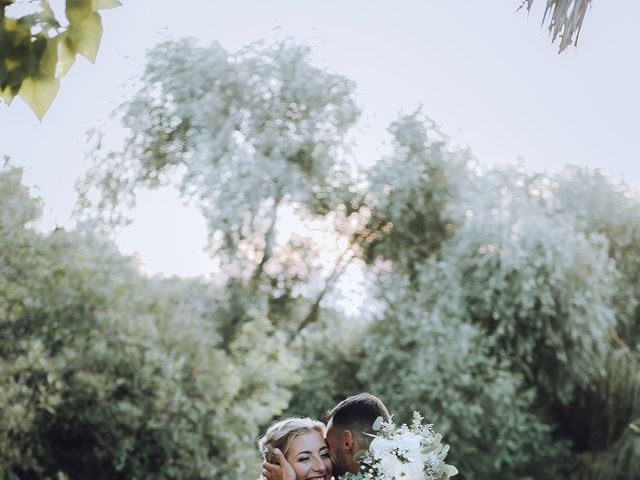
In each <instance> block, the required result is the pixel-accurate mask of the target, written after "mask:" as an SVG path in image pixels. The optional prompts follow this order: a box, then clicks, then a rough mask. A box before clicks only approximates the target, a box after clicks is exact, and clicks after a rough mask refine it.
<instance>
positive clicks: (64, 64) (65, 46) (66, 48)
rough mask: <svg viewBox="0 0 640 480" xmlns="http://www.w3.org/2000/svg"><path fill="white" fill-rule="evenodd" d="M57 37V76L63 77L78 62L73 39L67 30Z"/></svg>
mask: <svg viewBox="0 0 640 480" xmlns="http://www.w3.org/2000/svg"><path fill="white" fill-rule="evenodd" d="M56 38H57V40H58V41H57V42H56V43H57V45H56V46H57V48H56V51H57V55H58V63H57V65H56V77H57V78H62V77H64V76H65V75H66V74H67V73H68V72H69V69H70V68H71V67H72V66H73V64H74V63H75V62H76V49H75V45H74V43H73V40H72V39H71V38H70V37H69V36H68V35H67V32H65V33H63V34H60V35H59V36H58V37H56Z"/></svg>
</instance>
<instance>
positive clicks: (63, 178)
mask: <svg viewBox="0 0 640 480" xmlns="http://www.w3.org/2000/svg"><path fill="white" fill-rule="evenodd" d="M121 1H122V3H123V4H124V5H123V6H122V7H120V8H117V9H114V10H109V11H105V12H104V13H103V22H104V30H105V32H104V36H103V40H102V45H101V47H100V52H99V54H98V61H97V63H96V65H91V64H90V63H88V62H86V61H84V59H79V60H78V62H77V63H76V65H75V66H74V68H73V69H72V70H71V72H70V73H69V74H68V76H67V77H65V78H64V79H63V81H62V88H61V91H60V93H59V95H58V97H57V98H56V100H55V102H54V104H53V106H52V107H51V109H50V111H49V112H48V113H47V115H46V116H45V118H44V120H43V121H42V123H40V122H38V120H37V119H36V118H35V116H34V115H33V114H32V113H31V111H30V110H29V108H28V107H26V106H25V105H24V104H23V103H22V102H21V101H20V100H19V99H17V100H16V101H15V102H14V104H13V105H12V106H11V107H9V108H7V107H6V106H4V105H0V155H3V154H8V155H10V156H11V157H12V158H13V161H14V163H16V164H18V165H21V166H23V167H24V168H25V181H26V183H27V184H29V185H34V186H37V193H38V194H39V195H40V196H41V197H42V198H43V200H44V202H45V215H44V218H43V222H42V227H43V228H45V229H50V228H52V227H54V226H55V225H62V226H69V225H71V224H72V223H71V219H70V214H71V211H72V208H73V204H74V201H75V193H74V190H73V185H74V182H75V181H76V179H77V178H78V177H79V176H80V175H81V174H82V172H84V171H85V170H86V168H87V167H88V163H87V161H85V160H84V152H85V136H84V132H86V131H87V130H88V129H90V128H92V127H95V126H97V125H100V124H101V123H102V122H103V121H104V119H105V118H106V117H107V115H108V114H109V112H110V111H111V110H112V109H113V108H114V107H115V106H116V105H117V104H119V103H120V102H121V101H122V100H124V99H125V98H126V97H127V95H128V94H129V93H130V89H129V88H128V85H130V84H131V78H132V77H133V76H134V75H135V74H136V73H137V72H139V71H140V70H141V69H142V67H143V65H144V51H145V50H146V49H148V48H149V47H151V46H153V45H154V44H155V43H157V42H158V41H159V40H162V39H164V38H166V37H167V36H169V37H179V36H192V37H196V38H198V39H200V40H202V41H203V42H205V43H206V42H209V41H213V40H216V41H219V42H220V43H221V44H222V45H223V46H224V47H225V48H227V49H229V50H236V49H238V48H240V47H241V46H242V45H245V44H247V43H250V42H252V41H255V40H258V39H261V38H273V37H274V36H279V37H282V36H284V35H290V36H292V37H294V38H296V39H299V40H300V41H302V42H304V43H307V44H309V45H311V46H312V47H313V48H314V51H315V58H316V60H317V62H316V63H317V64H319V65H322V66H325V67H327V68H330V69H331V70H333V71H336V72H338V73H341V74H344V75H346V76H347V77H349V78H351V79H353V80H355V81H356V83H357V85H358V92H359V95H360V96H359V100H360V102H361V103H362V105H363V107H364V117H363V122H362V126H361V129H360V132H359V134H358V147H357V150H356V152H357V154H358V157H359V159H360V160H361V161H362V162H363V163H371V162H372V161H374V160H375V159H376V158H377V157H378V155H379V151H380V147H381V145H382V143H383V142H384V141H385V140H386V134H385V128H386V127H387V125H388V124H389V123H390V122H391V121H392V120H393V119H394V118H395V117H396V116H397V113H398V111H400V110H401V109H404V110H405V111H409V110H413V109H414V108H415V107H416V106H417V105H418V104H422V106H423V110H424V112H425V113H426V114H428V115H429V116H431V117H432V118H434V119H435V120H436V121H437V122H438V123H439V124H440V125H441V126H442V128H443V129H444V131H445V132H447V133H448V134H449V135H450V136H452V137H453V138H454V139H455V141H457V142H458V143H460V144H463V145H469V146H470V147H471V149H472V150H473V151H474V153H475V154H476V156H477V157H478V158H479V160H480V161H481V162H482V163H484V164H496V163H506V162H515V161H516V160H517V159H518V158H519V157H523V158H524V159H525V162H526V164H527V165H528V166H529V167H530V168H532V169H536V170H548V171H553V170H557V169H560V168H562V166H563V165H565V164H567V163H572V164H582V165H588V166H591V167H599V168H600V169H602V170H603V171H604V172H606V173H608V174H610V175H611V176H613V178H614V179H616V180H619V179H621V178H624V180H625V181H626V182H628V183H630V184H632V185H635V186H636V187H640V154H639V153H638V152H639V149H638V147H637V143H636V141H635V140H636V137H637V135H638V134H637V131H638V130H639V129H640V121H639V120H638V114H639V112H640V61H639V60H640V30H639V29H638V28H637V27H636V25H634V24H637V21H638V18H640V2H638V1H637V0H607V1H604V0H594V2H593V4H592V5H593V6H592V8H591V9H590V11H589V12H588V13H587V17H586V20H585V23H584V25H583V30H582V33H581V36H580V42H579V45H578V48H577V49H576V48H573V47H571V48H569V49H568V50H567V51H566V52H565V53H563V54H561V55H558V54H557V45H552V44H551V42H550V39H549V37H548V35H547V31H546V29H544V28H541V20H542V8H543V6H544V3H546V2H545V1H544V0H537V1H536V3H537V5H536V6H535V9H534V11H533V12H532V13H531V14H530V15H527V14H526V13H525V12H522V11H520V12H517V11H516V10H517V7H518V6H519V5H520V3H521V2H520V0H482V1H479V0H465V1H462V0H411V1H408V0H407V1H402V0H394V1H391V0H384V1H383V0H322V1H320V0H316V1H309V0H234V1H233V2H231V1H228V0H227V1H221V0H181V1H179V2H176V1H167V0H133V1H127V0H121ZM205 236H206V233H205V227H204V222H203V221H202V219H201V218H200V217H199V215H198V213H197V212H195V211H194V210H193V209H191V208H187V207H184V206H182V204H181V203H180V201H179V199H178V198H177V196H176V195H175V194H172V193H171V192H151V193H148V194H144V195H142V197H141V200H140V205H139V208H138V209H137V210H136V212H135V221H134V223H133V225H131V226H130V227H128V228H127V229H125V230H124V231H123V232H122V233H121V234H120V235H119V237H118V243H119V245H120V246H121V248H122V250H123V251H125V252H126V253H134V252H138V255H139V258H140V260H141V263H142V265H143V267H144V269H145V270H146V271H147V272H149V273H156V272H163V273H165V274H179V275H199V274H207V273H209V272H211V271H213V268H214V267H213V262H212V261H211V260H210V259H208V258H207V256H206V255H205V254H204V253H203V252H202V248H203V247H204V244H205V240H206V239H205Z"/></svg>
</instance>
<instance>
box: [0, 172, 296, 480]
mask: <svg viewBox="0 0 640 480" xmlns="http://www.w3.org/2000/svg"><path fill="white" fill-rule="evenodd" d="M19 180H20V172H19V171H17V170H16V169H12V168H10V167H5V169H4V170H3V171H2V172H1V175H0V186H1V187H2V188H1V189H0V204H1V205H2V211H3V212H15V215H9V216H8V218H3V223H2V225H0V232H2V236H1V237H0V243H1V248H0V255H1V258H0V265H2V271H1V273H0V284H1V285H2V287H3V288H2V289H1V293H0V365H1V367H2V368H1V369H0V372H1V373H0V391H1V392H2V394H1V395H0V420H1V422H0V423H1V425H0V439H1V440H0V464H1V465H2V467H1V470H0V472H1V473H2V476H3V477H6V478H14V477H17V478H36V477H37V478H56V476H59V475H66V476H67V477H68V478H89V477H92V478H105V479H106V478H158V479H165V478H166V479H169V478H210V477H212V476H216V477H220V478H240V477H246V476H247V475H255V473H256V465H257V456H256V452H255V451H254V450H253V449H252V448H247V445H249V444H252V443H253V439H254V438H256V437H257V436H258V434H259V430H258V428H259V426H260V425H262V424H264V423H266V422H267V421H269V419H271V418H272V417H273V416H274V415H278V414H279V413H280V412H281V411H282V410H283V409H284V408H285V407H286V405H287V400H288V398H289V393H288V390H287V388H286V387H288V386H289V385H290V383H291V382H292V381H295V378H296V377H295V375H294V374H293V369H294V368H295V360H294V359H292V358H291V357H290V355H289V353H288V352H287V351H286V349H285V343H284V338H283V336H282V335H280V334H278V333H277V332H275V331H274V330H273V327H272V326H271V324H270V322H269V320H268V319H267V318H266V315H265V310H264V308H263V307H262V306H261V305H260V304H253V305H249V304H247V305H245V309H246V313H245V316H246V319H245V322H244V323H243V325H242V328H240V329H239V330H238V331H236V332H235V333H234V334H233V335H232V336H231V337H230V338H228V339H227V341H223V340H222V336H221V334H220V330H221V325H222V320H223V319H222V318H220V317H219V316H220V315H222V314H225V310H224V309H222V308H220V305H219V302H221V301H223V300H224V298H225V294H224V292H223V291H221V290H220V288H213V287H211V286H208V285H205V284H202V283H198V282H195V281H192V282H188V281H181V280H178V279H175V280H167V281H160V280H148V279H145V278H143V277H141V276H140V275H139V274H138V273H137V272H136V271H135V269H134V268H133V267H132V265H131V263H130V261H129V260H128V259H127V258H125V257H122V256H121V255H120V254H119V253H117V251H115V250H114V248H113V246H111V245H110V244H108V243H105V242H102V241H99V240H97V239H96V238H94V237H92V236H91V235H90V234H88V233H85V234H83V233H82V232H77V233H66V232H63V231H55V232H53V233H51V234H50V235H49V236H46V237H43V236H41V235H39V234H37V233H34V232H33V231H31V230H29V229H27V228H24V227H18V225H19V224H20V223H24V221H25V220H28V219H30V218H32V216H33V213H34V205H33V204H32V203H31V204H29V202H28V201H27V202H26V203H27V204H26V205H25V204H21V203H18V202H16V198H18V199H19V200H20V201H21V202H25V200H27V199H26V191H25V189H24V188H23V187H21V186H20V183H19ZM16 193H18V194H19V196H18V197H16V196H15V194H16ZM9 206H11V207H12V208H7V207H9ZM8 227H11V229H9V228H8ZM248 300H249V299H248ZM262 304H263V305H264V304H265V302H262Z"/></svg>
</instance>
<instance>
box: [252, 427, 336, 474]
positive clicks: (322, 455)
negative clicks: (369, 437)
mask: <svg viewBox="0 0 640 480" xmlns="http://www.w3.org/2000/svg"><path fill="white" fill-rule="evenodd" d="M325 435H326V429H325V426H324V424H323V423H322V422H319V421H317V420H312V419H310V418H288V419H286V420H281V421H279V422H277V423H274V424H273V425H271V427H269V429H268V430H267V433H265V435H264V436H263V437H262V438H260V440H259V441H258V448H259V449H260V453H261V454H262V457H263V460H264V462H266V463H269V464H277V463H280V462H279V459H278V457H280V456H281V455H283V456H284V459H286V463H287V464H288V465H290V466H291V468H292V469H293V472H290V473H291V474H292V473H295V479H296V480H331V477H332V476H333V461H332V460H331V456H330V455H329V447H328V446H327V443H326V442H325ZM282 463H285V462H282Z"/></svg>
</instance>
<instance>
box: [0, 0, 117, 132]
mask: <svg viewBox="0 0 640 480" xmlns="http://www.w3.org/2000/svg"><path fill="white" fill-rule="evenodd" d="M14 3H15V2H14V0H3V1H0V99H2V100H3V101H4V102H5V103H6V104H11V102H12V101H13V99H14V98H15V97H16V96H19V97H21V98H22V99H23V100H24V101H25V102H26V103H27V104H28V105H29V106H30V107H31V109H32V110H33V112H34V113H35V114H36V116H37V117H38V118H39V119H42V117H43V116H44V114H45V113H46V112H47V110H48V109H49V107H50V106H51V103H52V102H53V99H54V98H55V97H56V95H57V93H58V90H59V88H60V78H62V77H63V76H64V75H66V74H67V72H68V71H69V69H70V68H71V66H72V65H73V63H74V62H75V58H76V54H80V55H82V56H84V57H85V58H87V59H88V60H90V61H91V62H95V61H96V55H97V53H98V46H99V45H100V39H101V37H102V20H101V18H100V15H99V14H98V13H97V12H98V11H99V10H102V9H106V8H114V7H117V6H119V5H120V2H119V1H118V0H67V1H66V9H65V16H66V19H67V25H66V26H63V25H62V24H61V20H60V19H57V18H56V17H55V15H54V12H53V10H52V9H51V7H50V6H49V2H48V1H47V0H39V1H38V2H31V3H37V6H34V7H33V8H35V11H34V12H32V13H29V14H26V15H21V16H18V17H15V16H8V15H7V13H6V10H7V9H10V8H11V6H12V4H14Z"/></svg>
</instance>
